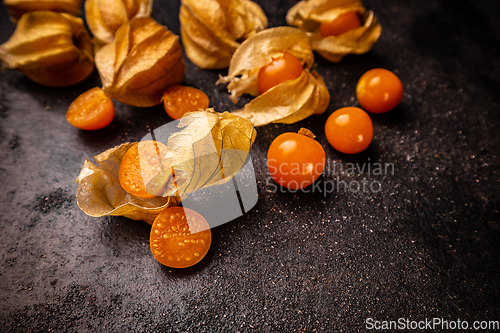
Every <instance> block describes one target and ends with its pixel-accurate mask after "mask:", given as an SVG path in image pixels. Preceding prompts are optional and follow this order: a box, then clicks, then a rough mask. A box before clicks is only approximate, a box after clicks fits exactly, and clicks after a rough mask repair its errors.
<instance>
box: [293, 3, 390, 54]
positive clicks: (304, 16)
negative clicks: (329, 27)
mask: <svg viewBox="0 0 500 333" xmlns="http://www.w3.org/2000/svg"><path fill="white" fill-rule="evenodd" d="M346 12H357V13H358V14H359V15H360V16H361V21H362V23H363V26H361V27H359V28H356V29H354V30H351V31H348V32H346V33H343V34H341V35H339V36H329V37H326V38H323V37H322V36H321V35H320V33H319V27H320V24H321V23H329V22H331V21H333V20H335V19H336V18H337V17H338V16H339V15H341V14H344V13H346ZM286 21H287V23H288V24H290V25H294V26H296V27H298V28H300V29H303V30H305V31H306V32H307V33H308V35H309V37H310V38H311V43H312V48H313V50H315V51H317V52H318V53H319V54H320V55H321V56H323V57H324V58H325V59H327V60H329V61H332V62H339V61H340V60H341V59H342V58H343V57H344V56H345V55H347V54H350V53H353V54H362V53H366V52H368V51H369V50H370V49H371V48H372V47H373V45H374V44H375V42H376V41H377V40H378V38H379V37H380V34H381V33H382V27H381V26H380V23H379V22H378V21H377V19H376V18H375V16H374V14H373V12H372V11H366V9H365V7H364V6H363V2H362V1H361V0H308V1H300V2H299V3H297V4H296V5H295V6H293V7H292V8H290V10H289V11H288V13H287V16H286Z"/></svg>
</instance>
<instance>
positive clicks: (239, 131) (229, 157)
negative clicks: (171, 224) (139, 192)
mask: <svg viewBox="0 0 500 333" xmlns="http://www.w3.org/2000/svg"><path fill="white" fill-rule="evenodd" d="M178 127H179V128H182V130H181V131H180V132H177V133H174V134H173V135H172V136H170V138H169V139H168V143H167V153H166V155H165V157H164V159H163V162H162V168H163V169H164V170H169V169H170V168H171V167H172V168H173V169H174V170H175V178H176V183H177V184H176V185H177V186H176V188H174V187H173V186H167V188H171V190H167V192H166V194H165V195H170V196H172V195H174V194H175V193H177V195H179V196H181V197H182V196H184V195H186V194H189V193H191V192H193V191H196V190H198V189H201V188H204V187H206V186H209V185H215V184H219V183H221V182H224V181H227V180H228V179H230V177H232V176H233V175H235V174H236V173H237V172H238V171H239V170H240V169H241V167H242V166H243V164H244V163H245V161H246V158H247V155H248V152H249V151H250V147H251V146H252V144H253V142H254V141H255V138H256V136H257V132H256V130H255V128H254V126H253V125H252V123H251V122H250V121H249V120H247V119H244V118H241V117H239V116H236V115H234V114H231V113H229V112H224V113H217V112H214V111H213V109H206V110H202V111H195V112H188V113H186V114H185V115H184V116H183V117H182V118H181V120H180V123H179V125H178ZM171 181H172V180H171Z"/></svg>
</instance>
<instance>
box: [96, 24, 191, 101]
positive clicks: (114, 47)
mask: <svg viewBox="0 0 500 333" xmlns="http://www.w3.org/2000/svg"><path fill="white" fill-rule="evenodd" d="M95 63H96V67H97V70H98V71H99V75H100V76H101V81H102V85H103V87H102V89H103V90H104V92H105V93H106V94H107V95H108V96H109V97H111V98H113V99H115V100H117V101H120V102H123V103H126V104H130V105H133V106H140V107H147V106H153V105H157V104H160V103H161V98H162V96H163V93H164V92H165V90H167V88H168V87H169V86H172V85H175V84H180V83H181V82H182V79H183V77H184V69H185V67H184V61H183V60H182V51H181V46H180V44H179V37H178V36H176V35H174V34H173V33H172V32H170V31H169V30H168V29H167V28H166V27H164V26H162V25H160V24H159V23H157V22H156V21H155V20H153V19H152V18H150V17H139V18H134V19H132V20H130V21H129V22H127V23H126V24H124V25H122V26H121V27H120V28H119V29H118V31H117V32H116V36H115V39H114V40H113V42H111V43H109V44H107V45H105V46H103V47H102V48H101V49H100V50H99V51H98V52H97V53H96V55H95Z"/></svg>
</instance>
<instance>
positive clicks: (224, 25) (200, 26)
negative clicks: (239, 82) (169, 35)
mask: <svg viewBox="0 0 500 333" xmlns="http://www.w3.org/2000/svg"><path fill="white" fill-rule="evenodd" d="M179 20H180V23H181V37H182V42H183V45H184V48H185V50H186V55H187V57H188V58H189V60H191V61H192V62H193V63H194V64H195V65H197V66H199V67H201V68H207V69H219V68H226V67H228V66H229V62H230V61H231V56H232V55H233V53H234V51H236V49H237V48H238V46H239V45H240V43H241V42H242V41H243V40H245V39H247V38H249V37H250V36H252V35H253V34H255V33H256V32H258V31H261V30H263V29H265V28H266V27H267V17H266V15H265V14H264V11H263V10H262V8H260V7H259V5H257V4H256V3H255V2H252V1H249V0H182V2H181V9H180V13H179Z"/></svg>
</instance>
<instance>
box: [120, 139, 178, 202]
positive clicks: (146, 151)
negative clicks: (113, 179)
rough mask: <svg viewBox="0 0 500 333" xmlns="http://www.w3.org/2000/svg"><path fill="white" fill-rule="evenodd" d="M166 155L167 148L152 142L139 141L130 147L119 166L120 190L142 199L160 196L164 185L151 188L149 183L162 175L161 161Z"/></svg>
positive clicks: (159, 143)
mask: <svg viewBox="0 0 500 333" xmlns="http://www.w3.org/2000/svg"><path fill="white" fill-rule="evenodd" d="M166 153H167V146H165V145H164V144H163V143H161V142H158V141H154V140H146V141H141V142H138V143H136V144H135V145H133V146H132V147H130V149H129V150H127V152H126V153H125V155H124V156H123V159H122V162H121V164H120V171H119V179H120V185H121V186H122V188H123V189H124V190H125V191H127V192H128V193H130V194H132V195H135V196H136V197H139V198H144V199H148V198H153V197H155V196H157V195H161V191H162V189H163V186H162V185H164V183H163V184H159V186H158V187H156V188H153V187H151V184H150V181H151V180H152V179H153V177H155V176H157V175H158V174H161V173H163V170H162V168H161V161H162V160H163V157H164V156H165V154H166ZM167 171H168V170H167ZM148 184H149V185H150V186H148ZM146 187H147V189H146Z"/></svg>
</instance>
